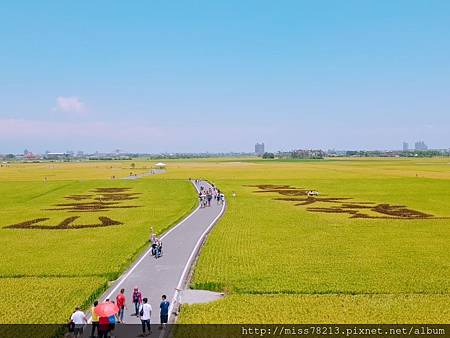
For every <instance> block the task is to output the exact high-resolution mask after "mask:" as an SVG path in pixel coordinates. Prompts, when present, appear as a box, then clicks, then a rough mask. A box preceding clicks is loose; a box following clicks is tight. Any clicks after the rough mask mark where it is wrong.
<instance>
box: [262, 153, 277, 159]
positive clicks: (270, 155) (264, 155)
mask: <svg viewBox="0 0 450 338" xmlns="http://www.w3.org/2000/svg"><path fill="white" fill-rule="evenodd" d="M262 158H264V159H269V158H275V154H274V153H267V152H266V153H264V154H263V156H262Z"/></svg>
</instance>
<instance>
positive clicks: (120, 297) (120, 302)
mask: <svg viewBox="0 0 450 338" xmlns="http://www.w3.org/2000/svg"><path fill="white" fill-rule="evenodd" d="M116 304H117V307H118V308H119V313H118V314H117V317H118V318H119V323H123V316H124V314H125V309H126V305H125V304H126V298H125V289H121V290H120V293H119V294H118V295H117V297H116Z"/></svg>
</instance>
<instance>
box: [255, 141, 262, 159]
mask: <svg viewBox="0 0 450 338" xmlns="http://www.w3.org/2000/svg"><path fill="white" fill-rule="evenodd" d="M255 154H256V155H258V156H261V155H263V154H264V143H256V144H255Z"/></svg>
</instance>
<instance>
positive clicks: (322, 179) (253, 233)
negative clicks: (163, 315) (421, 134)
mask: <svg viewBox="0 0 450 338" xmlns="http://www.w3.org/2000/svg"><path fill="white" fill-rule="evenodd" d="M184 166H185V167H184V168H182V167H181V166H180V168H179V170H180V171H183V170H196V171H199V172H201V174H202V175H203V176H204V177H207V178H209V179H210V180H212V181H213V182H214V183H216V184H217V185H218V186H219V187H221V188H222V189H223V190H225V192H226V195H227V196H228V202H229V204H228V209H227V212H226V214H225V216H224V218H223V219H222V220H221V221H220V223H219V224H218V225H216V227H215V228H214V230H213V231H212V233H211V234H210V236H209V238H208V240H207V242H206V245H205V247H204V248H203V250H202V253H201V255H200V258H199V261H198V264H197V267H196V269H195V272H194V276H193V280H192V285H191V286H192V287H193V288H198V289H208V290H214V291H222V292H225V294H226V296H225V297H224V299H223V300H219V301H217V302H214V303H210V304H199V305H190V306H184V307H183V310H182V312H181V319H180V322H182V323H450V305H449V304H450V161H449V159H448V158H444V159H390V160H386V159H367V160H365V159H341V160H334V161H333V160H324V161H309V162H308V161H305V162H300V161H297V162H289V161H287V162H281V161H268V162H265V161H249V162H240V163H233V162H223V163H215V164H213V163H210V164H205V163H203V164H185V165H184ZM308 190H314V191H317V192H319V195H318V196H312V197H310V196H308V195H307V191H308ZM232 192H235V194H236V197H235V198H233V197H231V196H232Z"/></svg>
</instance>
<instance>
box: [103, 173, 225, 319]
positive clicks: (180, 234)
mask: <svg viewBox="0 0 450 338" xmlns="http://www.w3.org/2000/svg"><path fill="white" fill-rule="evenodd" d="M193 184H194V183H193ZM194 185H195V184H194ZM202 186H203V187H204V188H206V189H208V188H210V187H211V186H210V184H209V183H207V182H205V181H200V182H199V183H198V184H197V186H196V189H197V190H198V189H200V187H202ZM193 198H197V197H196V196H193ZM224 210H225V203H224V204H223V205H218V204H217V203H216V201H212V202H211V207H206V208H200V207H197V208H196V209H195V210H194V211H193V212H192V213H191V214H190V215H189V216H187V217H186V218H185V219H183V220H182V221H181V222H180V223H178V224H177V225H175V226H174V227H172V228H171V229H169V230H168V231H167V232H166V233H165V234H164V235H162V236H161V239H162V243H163V256H162V257H161V258H158V259H156V258H154V257H153V256H152V255H151V248H150V246H149V248H148V249H147V250H146V251H145V253H144V254H143V255H142V256H141V257H139V258H138V259H137V261H136V262H135V263H133V265H132V266H131V267H130V268H129V269H128V270H127V271H126V272H125V273H124V274H123V275H122V276H121V277H120V278H119V279H118V280H117V281H116V282H115V283H114V284H113V285H112V286H111V287H110V288H109V289H108V290H107V291H106V292H105V293H104V294H103V296H102V297H100V300H101V301H104V300H105V299H107V298H109V299H111V300H115V298H116V296H117V294H118V293H119V291H120V289H122V288H124V289H125V296H126V306H127V308H128V310H125V317H124V321H125V323H127V324H140V320H139V318H137V317H135V316H131V314H132V313H134V305H133V304H132V299H131V295H132V292H133V288H134V287H136V286H137V287H138V288H139V289H140V290H141V292H142V297H147V298H148V299H149V303H150V305H151V306H152V308H153V311H152V318H151V323H152V324H158V323H159V303H160V301H161V295H163V294H165V295H167V299H168V300H169V301H171V304H172V305H173V303H174V302H173V300H174V299H178V292H179V291H177V289H179V290H182V289H184V288H185V286H186V278H187V277H188V274H189V271H190V269H191V267H192V264H193V263H194V261H195V258H196V256H197V254H198V250H199V249H200V247H201V244H202V243H203V240H204V239H205V237H206V235H207V233H208V232H209V231H210V230H211V228H212V226H213V225H214V224H215V223H216V221H217V220H218V219H219V218H220V217H221V216H222V214H223V212H224ZM172 312H173V309H172V308H171V311H170V313H169V316H172ZM172 319H173V318H172ZM170 321H171V318H169V322H170Z"/></svg>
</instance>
